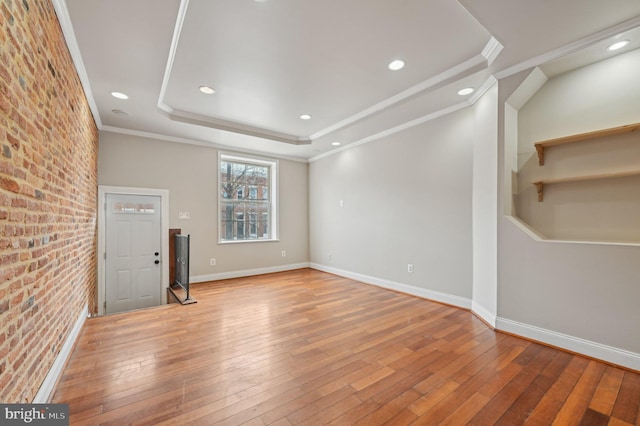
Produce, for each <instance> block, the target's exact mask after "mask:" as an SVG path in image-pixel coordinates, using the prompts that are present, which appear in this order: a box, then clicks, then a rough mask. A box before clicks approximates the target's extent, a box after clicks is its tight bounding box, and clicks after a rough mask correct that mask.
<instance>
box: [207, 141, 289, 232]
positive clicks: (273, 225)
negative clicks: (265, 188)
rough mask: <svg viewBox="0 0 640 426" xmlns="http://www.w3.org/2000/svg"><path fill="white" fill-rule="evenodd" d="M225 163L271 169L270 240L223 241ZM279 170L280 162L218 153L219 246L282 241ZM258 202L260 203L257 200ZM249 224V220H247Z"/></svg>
mask: <svg viewBox="0 0 640 426" xmlns="http://www.w3.org/2000/svg"><path fill="white" fill-rule="evenodd" d="M223 161H231V162H238V163H249V164H255V165H257V166H268V167H269V168H270V171H269V172H270V173H269V176H270V179H269V197H270V202H271V205H270V212H269V213H270V218H269V232H270V238H261V239H244V240H223V239H222V236H223V235H222V231H221V229H222V223H221V221H222V215H221V214H220V209H221V208H222V203H223V202H224V200H223V198H222V191H221V188H220V185H221V183H220V175H221V174H222V170H221V169H220V168H221V165H222V162H223ZM278 168H279V162H278V160H271V159H267V158H259V157H253V156H248V155H237V154H228V153H225V152H222V151H219V152H218V167H217V169H218V175H217V178H216V180H217V187H216V190H217V193H218V197H217V199H218V205H217V208H218V209H217V213H216V214H217V220H216V221H217V232H218V244H245V243H264V242H270V241H280V240H279V236H278V232H279V226H278V225H279V222H280V221H279V210H280V209H279V207H280V200H279V198H278V194H279V191H278V182H279V180H278ZM256 201H260V200H259V199H257V200H256ZM245 220H247V222H248V218H245Z"/></svg>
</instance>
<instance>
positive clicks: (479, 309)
mask: <svg viewBox="0 0 640 426" xmlns="http://www.w3.org/2000/svg"><path fill="white" fill-rule="evenodd" d="M471 312H473V313H474V314H476V315H477V316H479V317H480V318H481V319H482V320H483V321H484V322H486V323H487V324H488V325H490V326H491V327H492V328H494V329H495V328H496V316H495V315H494V314H492V313H491V312H489V310H488V309H486V308H485V307H484V306H482V305H480V304H479V303H477V302H476V301H475V300H473V301H471Z"/></svg>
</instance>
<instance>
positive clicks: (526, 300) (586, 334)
mask: <svg viewBox="0 0 640 426" xmlns="http://www.w3.org/2000/svg"><path fill="white" fill-rule="evenodd" d="M525 77H526V73H521V74H518V75H515V76H513V77H510V78H507V79H504V80H501V81H500V83H499V108H500V109H499V111H500V113H499V129H503V128H504V118H505V115H504V114H505V109H504V102H505V101H506V100H507V98H508V97H509V96H510V95H511V93H513V91H514V90H515V89H516V87H517V86H518V85H519V84H520V83H521V82H522V81H523V79H524V78H525ZM498 158H499V161H498V171H499V179H498V183H499V188H498V193H499V194H503V193H504V191H503V189H504V188H503V185H504V180H505V176H504V173H505V172H504V170H505V163H504V161H505V138H504V131H502V130H501V131H500V132H499V156H498ZM506 169H507V170H510V168H509V167H507V168H506ZM498 211H504V198H503V197H500V198H499V210H498ZM639 277H640V247H637V246H619V245H605V244H586V243H559V242H541V241H536V240H534V239H533V238H531V237H530V236H529V235H527V234H526V233H525V232H523V230H522V229H521V228H520V227H518V226H517V225H516V224H515V223H514V222H513V221H512V220H510V219H509V218H508V217H507V216H503V215H499V217H498V316H499V321H498V326H500V318H502V319H505V320H508V321H515V322H518V323H521V324H522V325H524V328H523V330H524V331H525V332H527V331H531V333H530V334H532V335H535V333H536V330H534V329H533V328H535V327H539V328H542V329H544V330H546V331H550V332H552V333H555V334H558V333H561V334H565V335H569V336H572V337H574V338H578V339H584V340H586V341H589V342H595V343H597V344H600V345H608V346H610V347H613V348H618V349H622V350H626V351H630V352H634V353H635V354H638V353H640V333H638V327H639V326H640V309H638V300H640V280H639ZM520 331H522V330H520ZM551 337H552V338H553V336H551ZM551 343H555V342H553V341H552V342H551ZM636 359H637V355H636ZM636 364H637V361H636Z"/></svg>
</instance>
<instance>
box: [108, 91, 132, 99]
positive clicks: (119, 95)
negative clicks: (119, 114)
mask: <svg viewBox="0 0 640 426" xmlns="http://www.w3.org/2000/svg"><path fill="white" fill-rule="evenodd" d="M111 96H113V97H114V98H118V99H129V96H127V95H125V94H124V93H121V92H111Z"/></svg>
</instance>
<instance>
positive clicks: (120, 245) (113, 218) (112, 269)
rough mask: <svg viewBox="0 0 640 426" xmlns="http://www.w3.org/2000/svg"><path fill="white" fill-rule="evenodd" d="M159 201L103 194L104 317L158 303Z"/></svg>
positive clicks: (159, 256) (136, 196) (139, 196)
mask: <svg viewBox="0 0 640 426" xmlns="http://www.w3.org/2000/svg"><path fill="white" fill-rule="evenodd" d="M160 209H161V198H160V197H159V196H152V195H129V194H106V214H105V218H106V225H105V226H106V246H105V255H106V259H105V302H106V304H105V313H107V314H112V313H115V312H122V311H129V310H132V309H140V308H148V307H150V306H157V305H159V304H160V303H161V292H162V283H161V277H162V273H161V261H162V258H161V234H162V230H161V220H160V218H161V214H160V213H161V212H160Z"/></svg>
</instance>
